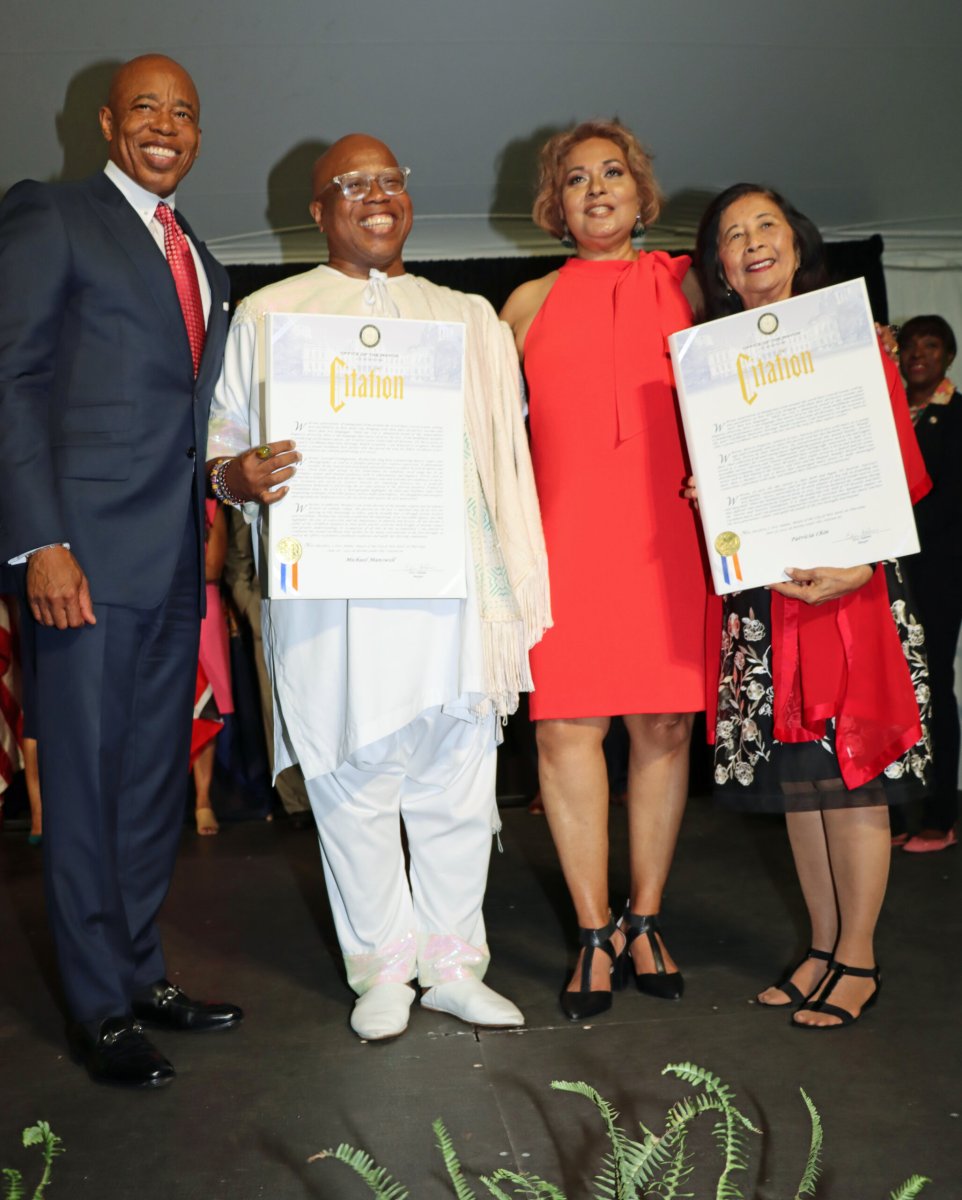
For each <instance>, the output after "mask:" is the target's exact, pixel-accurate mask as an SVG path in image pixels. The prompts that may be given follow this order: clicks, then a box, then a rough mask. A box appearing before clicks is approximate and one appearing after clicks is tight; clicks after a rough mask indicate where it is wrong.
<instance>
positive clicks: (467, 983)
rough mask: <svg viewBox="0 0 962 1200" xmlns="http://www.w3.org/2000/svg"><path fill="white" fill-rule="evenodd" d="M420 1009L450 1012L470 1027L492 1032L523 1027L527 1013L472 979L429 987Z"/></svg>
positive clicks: (423, 995) (424, 994) (485, 985)
mask: <svg viewBox="0 0 962 1200" xmlns="http://www.w3.org/2000/svg"><path fill="white" fill-rule="evenodd" d="M421 1007H422V1008H429V1009H431V1010H432V1012H443V1013H448V1014H449V1015H450V1016H452V1017H457V1018H458V1020H459V1021H467V1023H468V1024H469V1025H486V1026H487V1027H488V1028H489V1029H514V1028H515V1027H516V1026H518V1025H523V1024H524V1013H523V1012H522V1011H521V1009H520V1008H518V1007H516V1006H515V1005H514V1004H512V1003H511V1001H510V1000H506V999H505V998H504V996H499V995H498V993H497V992H494V991H492V990H491V988H489V987H488V986H487V984H484V983H482V982H481V980H480V979H474V978H473V977H472V978H469V979H458V980H456V981H455V982H454V983H439V984H436V985H435V986H434V987H429V988H428V989H427V991H425V992H423V993H422V994H421Z"/></svg>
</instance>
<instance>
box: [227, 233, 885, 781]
mask: <svg viewBox="0 0 962 1200" xmlns="http://www.w3.org/2000/svg"><path fill="white" fill-rule="evenodd" d="M882 248H883V246H882V239H881V237H879V236H878V235H877V234H876V235H875V236H874V237H870V238H866V239H865V240H863V241H855V242H832V243H830V244H828V245H826V247H825V249H826V254H827V258H828V267H829V273H830V275H831V277H832V281H833V282H835V283H840V282H841V281H843V280H845V279H857V278H858V277H859V276H860V275H861V276H864V278H865V282H866V285H867V287H868V294H869V299H870V301H871V304H872V311H873V313H874V314H875V319H876V321H880V322H883V323H887V321H888V300H887V298H886V294H885V276H884V274H883V273H882ZM564 261H565V256H564V255H558V257H557V258H554V257H552V258H478V259H463V260H449V261H444V262H423V263H421V262H415V261H411V262H408V263H406V264H405V266H406V268H407V270H408V271H410V272H411V273H412V274H414V275H421V276H423V277H424V278H425V279H430V280H431V282H432V283H437V284H441V285H443V286H445V287H450V288H456V289H457V290H458V291H462V292H474V293H477V294H479V295H482V296H484V297H485V298H486V299H487V300H489V301H490V302H491V304H492V305H493V306H494V308H495V309H496V310H500V309H501V306H502V305H503V304H504V302H505V300H507V298H508V296H509V295H510V294H511V292H512V291H513V290H514V289H515V288H516V287H517V286H518V285H519V284H521V283H524V282H526V281H527V280H528V279H535V278H537V277H538V276H540V275H546V274H547V273H548V272H549V271H553V270H554V269H555V268H556V267H560V266H561V264H562V263H563V262H564ZM227 270H228V272H229V273H230V277H231V296H232V298H233V301H234V303H235V304H236V303H237V302H238V301H240V300H242V299H243V298H244V297H245V296H249V295H250V293H251V292H254V291H257V289H258V288H262V287H266V286H267V284H269V283H275V282H276V281H277V280H279V279H285V278H287V276H289V275H297V274H299V273H300V272H303V271H306V270H308V266H307V264H306V263H288V264H282V263H272V264H269V265H262V264H251V265H239V266H233V267H228V268H227ZM504 732H505V739H504V745H503V746H502V748H501V752H500V754H499V755H498V798H499V800H500V802H501V803H502V804H509V805H510V804H518V803H521V802H524V801H525V800H527V799H529V798H530V797H531V796H533V795H534V793H535V791H536V790H537V787H538V774H537V757H536V752H535V748H534V737H533V726H532V725H531V724H530V723H529V722H528V719H527V697H525V696H523V697H522V699H521V707H520V709H519V710H518V713H517V714H516V715H515V716H514V717H512V719H511V720H510V721H509V722H508V724H507V727H506V729H505V731H504ZM619 739H620V740H619ZM624 741H625V737H624V731H623V727H622V726H621V723H620V722H615V723H614V724H613V726H612V731H611V733H610V734H609V736H608V739H606V745H605V749H606V755H607V757H608V759H609V776H610V779H611V786H612V792H613V794H618V793H620V792H623V790H624V787H625V780H624V767H625V762H626V760H627V749H626V746H625V745H624ZM689 786H690V791H691V794H692V795H706V794H707V793H708V792H709V791H710V790H711V759H710V756H709V755H708V754H707V753H706V751H705V725H704V715H700V716H699V717H698V719H697V721H696V724H695V732H694V736H693V737H692V753H691V777H690V785H689Z"/></svg>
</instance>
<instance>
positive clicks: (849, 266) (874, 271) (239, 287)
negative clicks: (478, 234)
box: [227, 234, 888, 323]
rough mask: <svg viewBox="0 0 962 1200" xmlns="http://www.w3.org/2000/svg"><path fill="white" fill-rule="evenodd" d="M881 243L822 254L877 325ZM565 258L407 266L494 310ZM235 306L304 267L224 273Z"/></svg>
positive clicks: (881, 315) (884, 310)
mask: <svg viewBox="0 0 962 1200" xmlns="http://www.w3.org/2000/svg"><path fill="white" fill-rule="evenodd" d="M882 248H883V246H882V239H881V237H880V236H879V235H878V234H875V236H874V237H870V238H866V239H864V240H862V241H857V242H831V243H829V244H828V245H827V246H826V247H825V249H826V252H827V257H828V267H829V272H830V274H831V276H832V280H833V282H835V283H840V282H841V281H842V280H844V279H857V278H858V277H859V276H860V275H863V276H864V277H865V282H866V284H867V286H868V294H869V299H870V301H871V304H872V311H873V313H874V314H875V319H876V321H881V322H883V323H886V322H887V321H888V300H887V298H886V294H885V276H884V274H883V273H882ZM564 261H565V256H564V255H558V257H557V258H553V257H552V258H469V259H457V260H448V261H444V262H424V263H419V262H414V261H411V262H408V263H406V264H405V265H406V267H407V270H408V271H410V272H411V274H412V275H422V276H423V277H424V278H425V279H430V280H431V282H432V283H438V284H442V285H443V286H444V287H450V288H455V289H457V290H458V291H459V292H474V293H477V294H478V295H481V296H484V297H485V298H486V299H487V300H490V301H491V303H492V304H493V305H494V307H495V309H496V310H497V311H500V310H501V306H502V305H503V304H504V302H505V300H507V298H508V296H509V295H510V294H511V293H512V292H513V291H514V289H515V288H516V287H517V286H518V285H519V284H521V283H525V282H526V281H527V280H529V279H535V278H537V277H538V276H539V275H547V274H548V272H549V271H553V270H555V268H556V267H560V266H561V264H562V263H563V262H564ZM227 270H228V273H229V275H230V280H231V296H232V297H233V300H234V303H235V304H236V303H237V301H239V300H242V299H243V298H244V297H245V296H249V295H250V294H251V292H256V291H257V289H258V288H262V287H266V286H267V284H269V283H276V282H277V280H278V279H286V278H287V276H288V275H297V274H299V273H300V272H302V271H306V270H308V265H307V264H306V263H270V264H266V265H264V264H250V265H244V264H241V265H238V266H233V267H228V268H227Z"/></svg>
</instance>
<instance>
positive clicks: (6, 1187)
mask: <svg viewBox="0 0 962 1200" xmlns="http://www.w3.org/2000/svg"><path fill="white" fill-rule="evenodd" d="M0 1174H2V1175H3V1179H4V1183H3V1200H23V1176H22V1175H21V1174H20V1172H19V1171H15V1170H14V1169H13V1167H4V1168H3V1171H2V1172H0Z"/></svg>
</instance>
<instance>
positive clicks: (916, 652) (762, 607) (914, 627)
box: [715, 560, 932, 812]
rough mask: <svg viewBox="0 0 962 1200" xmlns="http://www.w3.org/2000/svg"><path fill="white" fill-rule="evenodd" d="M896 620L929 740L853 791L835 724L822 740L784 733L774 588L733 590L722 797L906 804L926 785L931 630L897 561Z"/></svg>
mask: <svg viewBox="0 0 962 1200" xmlns="http://www.w3.org/2000/svg"><path fill="white" fill-rule="evenodd" d="M884 568H885V578H886V584H887V586H888V594H889V603H890V607H891V612H892V619H893V620H894V622H895V626H896V629H897V630H898V634H899V641H900V643H901V645H902V652H903V653H904V655H905V658H906V661H907V663H908V665H909V671H910V674H911V677H912V685H913V687H914V689H915V699H916V703H917V704H918V709H919V718H920V720H921V724H922V737H921V739H920V740H919V741H918V742H917V743H916V745H914V746H912V747H911V748H910V749H909V750H908V751H906V753H905V754H903V755H902V756H901V757H900V758H897V759H896V760H895V761H894V762H892V763H890V764H889V765H888V766H887V767H886V768H885V770H884V771H883V772H882V773H881V774H880V775H879V776H877V777H876V778H875V779H872V780H870V781H869V783H867V784H865V785H864V786H862V787H860V788H857V789H854V790H851V789H849V788H847V787H846V786H845V784H844V783H843V782H842V778H841V774H840V772H839V766H838V760H837V758H836V753H835V729H834V721H831V720H830V721H828V722H826V732H825V736H824V737H823V738H822V739H820V740H818V741H811V742H798V743H786V742H779V741H777V740H776V739H775V736H774V717H773V701H774V688H773V683H772V620H771V592H769V591H767V590H766V589H764V588H752V589H750V590H749V591H745V592H740V593H737V594H734V595H730V596H726V597H725V600H724V629H723V632H722V646H721V662H720V672H719V681H718V714H717V718H716V723H715V796H716V799H717V800H718V802H719V803H720V804H722V805H724V806H725V807H728V808H733V809H739V810H742V811H748V812H810V811H817V810H820V809H826V808H853V807H862V806H868V805H878V804H902V803H905V802H907V801H909V800H912V799H915V798H916V797H919V796H921V795H923V794H924V792H925V779H926V772H927V770H928V769H929V767H930V765H931V761H932V751H931V738H930V735H929V716H930V692H929V682H928V667H927V664H926V660H925V634H924V631H923V629H922V626H921V624H919V622H918V620H917V619H916V617H915V612H914V606H913V604H912V601H911V599H910V597H909V595H908V593H907V590H906V586H905V580H904V575H903V572H902V570H901V568H900V567H899V564H898V563H897V562H896V561H894V560H893V561H891V562H886V563H885V564H884Z"/></svg>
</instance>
